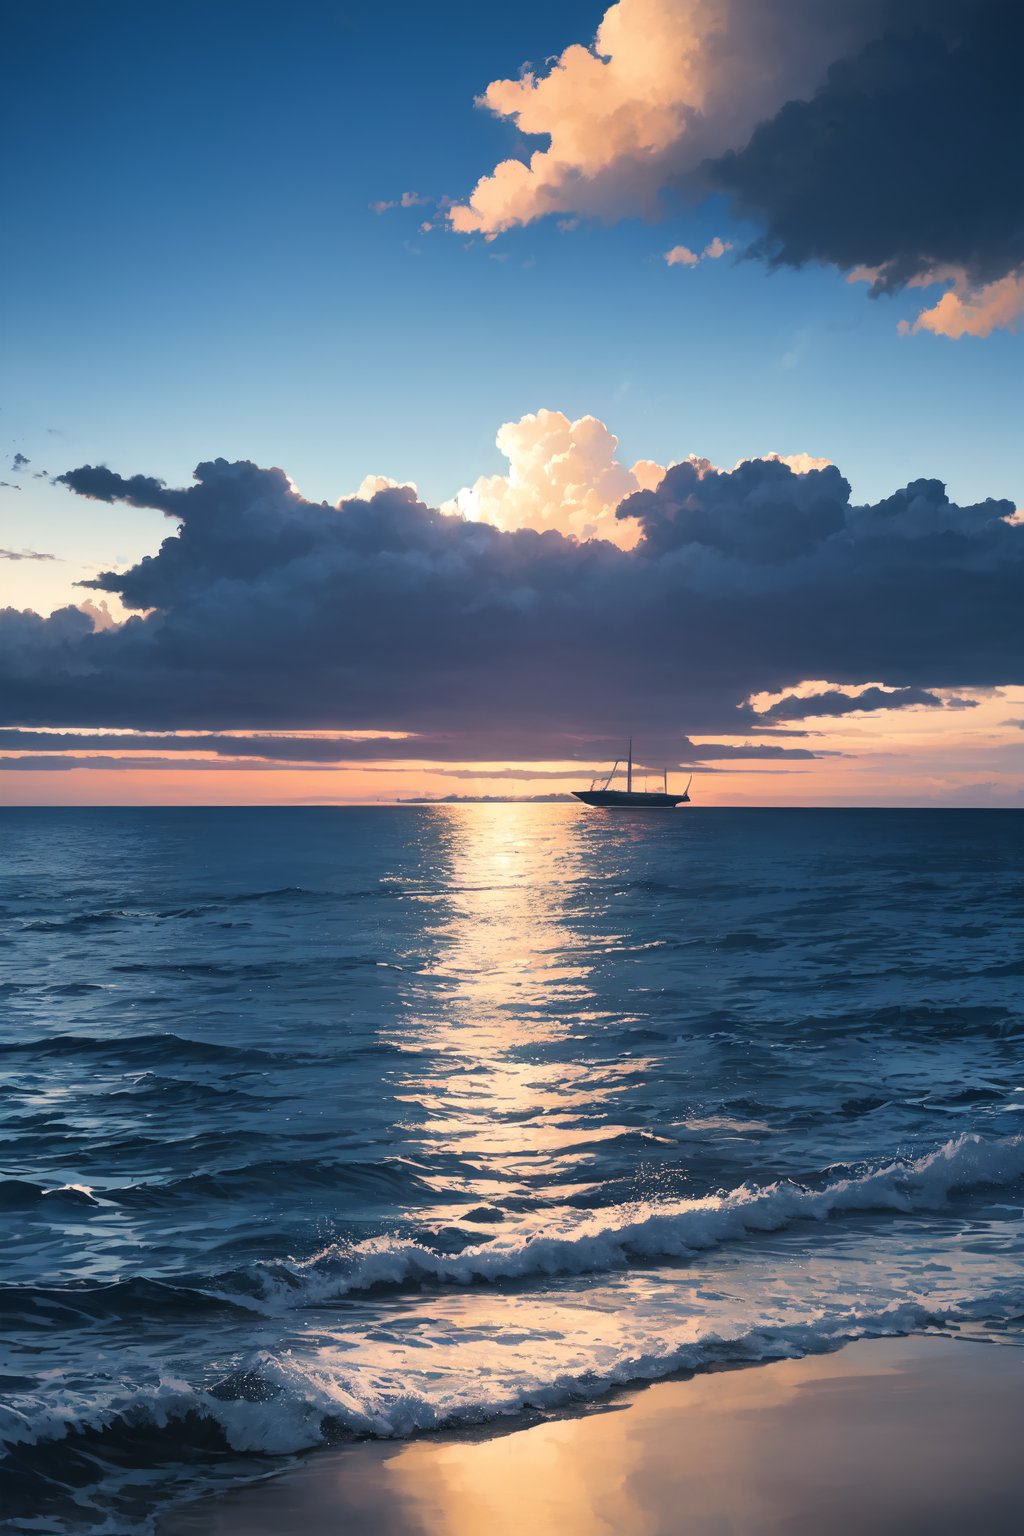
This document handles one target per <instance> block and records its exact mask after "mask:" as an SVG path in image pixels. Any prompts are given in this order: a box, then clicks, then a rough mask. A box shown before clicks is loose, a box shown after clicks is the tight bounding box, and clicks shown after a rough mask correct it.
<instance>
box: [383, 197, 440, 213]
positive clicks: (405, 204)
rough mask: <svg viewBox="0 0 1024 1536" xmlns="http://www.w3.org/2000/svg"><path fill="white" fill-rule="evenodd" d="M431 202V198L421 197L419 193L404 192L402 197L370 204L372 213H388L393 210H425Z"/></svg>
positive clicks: (384, 199)
mask: <svg viewBox="0 0 1024 1536" xmlns="http://www.w3.org/2000/svg"><path fill="white" fill-rule="evenodd" d="M429 202H430V198H429V197H420V195H419V193H418V192H403V193H402V195H401V196H400V197H396V198H392V199H390V200H388V199H386V198H382V199H380V200H379V201H378V202H376V203H371V204H370V210H371V212H372V213H387V212H388V210H389V209H391V208H424V207H426V205H427V204H428V203H429Z"/></svg>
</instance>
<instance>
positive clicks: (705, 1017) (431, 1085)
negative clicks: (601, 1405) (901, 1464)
mask: <svg viewBox="0 0 1024 1536" xmlns="http://www.w3.org/2000/svg"><path fill="white" fill-rule="evenodd" d="M0 912H2V915H3V926H2V930H0V1008H2V1024H0V1084H2V1097H0V1113H2V1125H0V1137H2V1141H0V1279H2V1285H0V1310H2V1319H0V1332H2V1334H3V1335H4V1337H5V1338H6V1339H7V1340H8V1341H9V1342H8V1343H7V1344H6V1345H5V1346H4V1348H3V1354H2V1359H0V1396H2V1399H3V1407H2V1408H0V1435H2V1438H3V1440H4V1441H5V1443H6V1446H7V1449H8V1454H7V1456H6V1458H5V1459H4V1460H3V1461H0V1501H2V1502H0V1509H3V1511H4V1513H5V1519H6V1521H7V1523H6V1524H5V1525H4V1529H5V1530H7V1529H9V1530H11V1531H25V1532H28V1531H32V1532H35V1533H40V1532H49V1531H54V1532H65V1531H82V1532H85V1531H93V1532H95V1531H100V1530H102V1531H105V1532H111V1533H112V1532H119V1531H126V1532H127V1531H139V1530H143V1529H146V1528H147V1522H148V1521H149V1520H150V1518H151V1517H152V1516H153V1515H154V1513H156V1512H158V1510H159V1509H160V1508H161V1507H162V1505H163V1504H164V1502H165V1501H166V1500H167V1499H169V1498H173V1497H181V1496H185V1495H189V1494H193V1493H196V1492H198V1491H200V1490H201V1489H203V1488H205V1487H208V1486H211V1485H214V1484H217V1483H227V1482H230V1481H231V1480H233V1479H237V1478H243V1477H249V1476H253V1475H261V1474H263V1473H265V1472H266V1471H267V1469H268V1466H273V1465H276V1464H278V1463H277V1462H276V1461H274V1460H273V1458H279V1459H280V1461H281V1463H282V1464H283V1461H284V1459H285V1458H287V1457H288V1456H289V1455H292V1454H294V1453H297V1452H300V1451H304V1450H306V1449H308V1448H311V1447H313V1446H316V1445H320V1444H323V1443H325V1442H330V1441H331V1440H335V1439H338V1438H342V1437H344V1436H346V1435H349V1434H351V1433H353V1432H357V1433H367V1432H369V1433H374V1434H399V1435H400V1434H407V1433H409V1432H411V1431H413V1430H415V1429H418V1428H429V1427H432V1426H435V1425H439V1424H443V1423H452V1422H465V1421H467V1420H468V1421H474V1422H476V1421H481V1422H484V1421H487V1420H489V1419H492V1418H495V1417H496V1416H498V1415H504V1414H508V1413H513V1412H516V1411H521V1410H523V1409H524V1408H531V1409H533V1410H539V1411H547V1410H549V1409H550V1410H557V1409H558V1408H560V1407H562V1406H564V1405H565V1404H567V1403H570V1402H572V1401H575V1400H578V1399H580V1398H586V1397H587V1396H590V1395H594V1394H597V1393H600V1392H602V1391H605V1390H607V1389H608V1388H609V1387H610V1386H612V1385H614V1384H616V1383H619V1382H625V1381H633V1380H639V1379H645V1378H650V1377H654V1376H657V1375H662V1374H666V1373H668V1372H670V1371H673V1370H678V1369H685V1368H699V1367H701V1366H703V1365H707V1364H711V1363H716V1362H720V1361H743V1360H756V1359H763V1358H768V1357H771V1356H772V1355H778V1354H792V1353H798V1352H800V1351H802V1350H807V1349H820V1348H827V1347H833V1346H834V1345H835V1344H837V1343H839V1342H841V1341H842V1340H844V1339H846V1338H850V1337H856V1336H858V1335H861V1334H863V1333H873V1332H886V1331H892V1330H905V1329H911V1328H921V1327H927V1326H934V1325H935V1324H936V1323H946V1324H950V1323H956V1322H958V1321H960V1322H964V1321H971V1322H972V1323H975V1324H977V1323H980V1324H983V1325H984V1326H986V1327H988V1328H997V1327H1000V1326H1002V1325H1004V1324H1005V1322H1006V1321H1007V1320H1008V1319H1010V1318H1013V1317H1016V1316H1018V1315H1019V1314H1021V1313H1022V1312H1024V1278H1022V1270H1021V1256H1022V1249H1024V1243H1022V1235H1024V1234H1022V1213H1021V1202H1022V1199H1024V1144H1022V1142H1021V1140H1020V1138H1019V1136H1018V1132H1019V1131H1021V1130H1024V1121H1022V1118H1021V1116H1022V1112H1024V1067H1022V1039H1024V1010H1022V1007H1021V981H1022V976H1024V816H1021V815H1020V814H1018V813H1014V812H996V811H991V812H985V811H943V812H928V811H910V812H904V811H878V812H873V811H793V812H790V811H738V810H729V811H713V810H703V809H699V808H688V809H685V810H680V811H678V812H672V813H664V814H661V815H651V814H650V813H648V814H647V815H644V814H642V813H641V814H632V813H620V814H618V815H608V814H605V815H602V814H601V813H599V812H590V811H586V810H584V809H583V808H577V807H575V806H573V807H570V806H563V805H551V806H537V805H533V806H527V805H493V806H462V807H411V806H407V807H381V808H374V809H300V810H255V811H249V810H200V809H196V810H177V809H176V810H125V811H117V810H81V811H79V810H20V811H3V812H0ZM267 1458H271V1460H270V1461H268V1459H267Z"/></svg>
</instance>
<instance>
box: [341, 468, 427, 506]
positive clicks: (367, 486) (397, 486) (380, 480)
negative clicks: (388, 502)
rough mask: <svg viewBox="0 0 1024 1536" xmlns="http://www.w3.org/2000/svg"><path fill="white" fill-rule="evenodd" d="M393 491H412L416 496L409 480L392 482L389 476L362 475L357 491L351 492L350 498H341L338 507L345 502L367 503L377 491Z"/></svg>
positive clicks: (413, 486)
mask: <svg viewBox="0 0 1024 1536" xmlns="http://www.w3.org/2000/svg"><path fill="white" fill-rule="evenodd" d="M395 490H406V491H412V492H413V493H414V494H416V487H415V485H414V484H413V482H412V481H411V480H392V478H391V476H390V475H364V476H363V478H362V479H361V480H360V482H359V489H358V490H356V491H353V492H352V494H351V496H343V497H342V498H341V500H340V501H339V502H338V505H339V506H341V504H342V503H343V502H346V501H369V500H370V499H371V497H373V496H376V494H377V492H378V491H395Z"/></svg>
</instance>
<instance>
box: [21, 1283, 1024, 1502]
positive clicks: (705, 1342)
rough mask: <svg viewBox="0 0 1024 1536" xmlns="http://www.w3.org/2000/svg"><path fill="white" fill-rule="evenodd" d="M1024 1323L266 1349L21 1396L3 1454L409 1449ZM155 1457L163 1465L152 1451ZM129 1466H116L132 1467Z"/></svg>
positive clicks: (791, 1325)
mask: <svg viewBox="0 0 1024 1536" xmlns="http://www.w3.org/2000/svg"><path fill="white" fill-rule="evenodd" d="M1022 1314H1024V1286H1021V1287H1016V1288H1011V1289H1007V1290H1001V1291H995V1292H992V1293H990V1294H988V1295H985V1296H983V1297H979V1298H975V1299H970V1300H968V1299H962V1300H959V1301H956V1302H952V1303H951V1302H946V1303H944V1304H930V1303H929V1302H928V1301H927V1300H926V1299H922V1298H917V1299H915V1300H912V1301H899V1302H890V1303H888V1304H886V1305H885V1306H882V1307H877V1308H871V1307H860V1308H858V1307H845V1308H834V1309H821V1310H819V1311H817V1312H815V1313H812V1314H811V1315H809V1316H808V1317H806V1318H804V1319H801V1320H793V1321H787V1322H780V1323H772V1322H758V1324H757V1325H756V1326H754V1327H751V1328H750V1329H748V1330H745V1331H744V1330H740V1329H737V1330H736V1331H735V1332H733V1333H720V1332H714V1331H709V1332H707V1333H704V1334H701V1335H697V1336H695V1335H694V1332H693V1329H692V1327H688V1326H687V1324H686V1322H685V1320H684V1321H683V1322H682V1323H679V1324H677V1325H676V1327H675V1328H674V1329H673V1328H672V1327H671V1326H670V1327H669V1328H668V1329H667V1330H666V1331H663V1332H657V1333H646V1334H645V1333H644V1332H643V1331H642V1330H640V1331H639V1332H636V1331H634V1330H633V1329H632V1328H630V1327H624V1328H623V1330H622V1333H621V1335H620V1337H619V1339H618V1341H617V1342H616V1343H615V1344H614V1345H612V1346H610V1345H609V1342H608V1340H607V1337H606V1336H605V1335H603V1334H602V1333H600V1332H598V1333H595V1334H593V1335H581V1334H579V1333H578V1332H572V1333H570V1334H568V1335H566V1336H565V1337H564V1338H556V1339H554V1340H552V1339H551V1338H550V1336H548V1337H547V1338H546V1340H545V1344H546V1345H547V1346H548V1352H547V1354H546V1356H545V1357H544V1358H542V1359H541V1360H540V1361H539V1362H538V1363H537V1364H536V1365H534V1364H532V1363H530V1358H528V1357H527V1355H525V1354H517V1355H516V1356H515V1358H514V1360H511V1361H510V1362H509V1364H508V1365H507V1366H506V1367H505V1368H504V1369H502V1368H501V1366H500V1364H496V1363H495V1360H494V1357H493V1356H492V1367H491V1368H489V1369H487V1370H476V1369H473V1367H472V1361H471V1360H467V1361H466V1362H465V1366H464V1368H463V1369H461V1370H456V1371H453V1372H451V1373H440V1372H438V1373H434V1372H423V1373H416V1375H415V1376H411V1375H410V1374H409V1373H408V1372H406V1371H398V1372H395V1373H393V1374H392V1375H391V1376H390V1377H389V1376H388V1375H387V1374H386V1373H382V1372H381V1370H380V1369H379V1367H378V1366H377V1365H376V1364H375V1363H374V1361H373V1360H372V1357H371V1358H364V1359H362V1360H361V1361H360V1360H357V1359H354V1358H353V1357H352V1356H351V1355H350V1354H349V1352H348V1351H346V1350H339V1351H336V1352H335V1353H334V1354H333V1355H332V1356H331V1357H330V1358H327V1359H325V1357H324V1355H323V1353H322V1352H319V1353H314V1354H312V1355H311V1356H309V1357H308V1358H306V1359H302V1358H300V1357H299V1356H297V1355H296V1354H294V1353H291V1352H289V1353H288V1354H286V1355H275V1354H273V1353H270V1352H268V1351H260V1352H258V1353H257V1354H256V1355H254V1356H253V1357H251V1358H250V1359H249V1360H248V1361H247V1362H246V1363H245V1364H244V1365H243V1366H242V1367H241V1368H240V1369H238V1370H235V1371H233V1372H231V1373H230V1374H229V1375H228V1376H225V1377H223V1378H222V1379H221V1380H220V1381H218V1382H217V1383H216V1384H214V1385H213V1386H212V1387H210V1388H208V1389H202V1388H196V1387H192V1386H190V1385H188V1384H187V1383H186V1382H183V1381H180V1380H174V1379H170V1380H165V1381H162V1382H161V1383H160V1384H159V1385H156V1386H150V1387H122V1388H117V1389H114V1390H109V1391H107V1392H106V1393H104V1394H103V1395H101V1396H97V1397H96V1398H92V1399H90V1398H88V1397H86V1396H85V1395H84V1394H79V1393H74V1392H65V1393H63V1394H58V1393H52V1394H50V1395H49V1396H48V1397H47V1398H46V1399H43V1398H42V1397H39V1396H28V1395H25V1396H23V1397H20V1398H17V1399H13V1400H11V1401H10V1402H9V1403H8V1404H6V1405H2V1406H0V1444H2V1445H3V1446H4V1447H5V1448H6V1452H7V1457H6V1465H7V1467H8V1469H11V1470H13V1469H14V1468H16V1467H17V1460H18V1451H19V1448H25V1447H35V1446H39V1445H42V1444H47V1443H49V1444H51V1445H53V1444H55V1443H61V1442H63V1443H64V1445H65V1447H66V1449H67V1450H68V1451H69V1452H72V1453H76V1452H78V1451H79V1450H90V1451H92V1452H93V1453H94V1454H98V1455H100V1456H102V1455H103V1454H104V1451H106V1454H108V1455H109V1454H110V1452H111V1451H113V1450H114V1449H115V1448H116V1447H117V1446H119V1445H120V1446H121V1447H122V1448H123V1450H125V1451H128V1452H129V1453H130V1452H131V1450H132V1449H133V1448H140V1439H143V1438H147V1437H148V1436H149V1435H151V1433H152V1432H153V1431H157V1432H158V1433H159V1434H160V1435H161V1436H163V1437H164V1438H165V1441H166V1444H165V1446H164V1449H163V1452H162V1456H161V1457H160V1458H159V1459H162V1460H165V1461H166V1460H170V1459H172V1457H173V1456H174V1455H175V1454H176V1455H178V1456H181V1457H184V1456H187V1455H189V1453H190V1452H191V1453H192V1454H193V1455H194V1451H195V1448H196V1447H198V1446H202V1445H205V1446H206V1447H207V1448H208V1449H210V1450H213V1451H217V1450H218V1449H219V1450H223V1449H224V1448H225V1447H226V1448H228V1449H230V1450H232V1451H234V1452H236V1453H240V1454H243V1455H244V1454H256V1455H272V1456H285V1455H289V1454H291V1453H294V1452H296V1451H301V1450H307V1449H312V1448H313V1447H315V1446H318V1445H323V1444H329V1443H332V1442H337V1441H338V1440H341V1439H344V1438H346V1437H349V1436H352V1435H371V1436H375V1437H377V1438H385V1439H391V1438H404V1437H406V1436H409V1435H412V1434H416V1433H420V1432H423V1431H426V1430H435V1429H440V1428H445V1427H453V1426H457V1425H468V1424H485V1423H488V1422H490V1421H492V1420H495V1419H498V1418H501V1417H506V1416H511V1415H517V1414H522V1413H523V1412H524V1411H526V1410H529V1409H539V1410H549V1411H550V1410H558V1409H560V1408H565V1407H568V1406H570V1405H571V1404H573V1403H576V1402H584V1401H588V1400H593V1399H595V1398H598V1397H601V1396H603V1395H606V1394H607V1393H608V1392H610V1391H612V1390H614V1389H615V1388H617V1387H621V1386H627V1385H630V1384H636V1383H640V1382H649V1381H655V1380H658V1379H661V1378H664V1377H666V1376H671V1375H675V1374H679V1373H683V1372H699V1371H704V1370H709V1369H712V1368H715V1367H720V1366H725V1365H744V1364H754V1363H761V1362H767V1361H771V1360H779V1359H793V1358H797V1357H799V1356H802V1355H806V1354H815V1353H825V1352H828V1351H830V1350H834V1349H837V1348H839V1347H841V1346H842V1345H843V1344H846V1343H849V1342H851V1341H853V1340H855V1339H861V1338H878V1337H887V1336H895V1335H904V1334H908V1333H913V1332H920V1331H921V1330H923V1329H925V1328H932V1327H943V1326H946V1325H948V1324H956V1323H968V1322H976V1321H979V1320H985V1321H989V1322H996V1321H1008V1320H1011V1319H1016V1318H1019V1317H1020V1316H1021V1315H1022ZM559 1346H562V1348H561V1349H559ZM457 1348H458V1350H459V1351H461V1350H462V1349H463V1346H461V1345H459V1346H457ZM552 1350H553V1351H554V1354H552ZM460 1358H462V1356H461V1354H460ZM210 1429H212V1430H213V1431H214V1432H215V1438H214V1440H213V1441H212V1442H211V1440H210V1435H209V1431H210ZM145 1450H146V1455H147V1464H148V1465H152V1464H153V1461H154V1459H156V1458H154V1457H153V1454H152V1451H153V1448H152V1446H151V1445H147V1446H146V1447H145ZM124 1459H125V1458H124V1457H123V1455H122V1456H121V1457H119V1458H118V1460H119V1462H120V1463H121V1464H122V1465H123V1463H124ZM2 1465H4V1463H0V1466H2ZM52 1470H53V1469H52V1468H51V1475H52Z"/></svg>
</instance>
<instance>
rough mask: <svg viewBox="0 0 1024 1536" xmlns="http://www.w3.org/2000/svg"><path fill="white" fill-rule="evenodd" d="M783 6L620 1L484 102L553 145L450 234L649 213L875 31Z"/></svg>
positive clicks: (504, 168) (461, 217)
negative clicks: (682, 179) (581, 38)
mask: <svg viewBox="0 0 1024 1536" xmlns="http://www.w3.org/2000/svg"><path fill="white" fill-rule="evenodd" d="M787 9H788V14H787V16H786V17H784V16H783V15H781V14H780V11H781V7H780V4H779V3H778V0H758V3H757V4H752V3H750V0H619V3H618V4H616V5H612V6H610V7H609V9H608V10H607V11H606V12H605V14H604V17H603V19H602V21H601V23H600V25H599V27H598V30H597V35H596V37H595V38H594V41H593V43H592V44H590V45H586V46H585V45H583V44H579V43H577V44H573V45H572V46H571V47H569V48H566V50H565V51H564V52H563V53H562V54H561V55H560V56H559V57H558V58H557V59H555V60H554V62H553V63H552V64H551V66H550V68H548V69H547V70H546V71H538V72H534V71H527V72H526V73H524V74H522V75H520V76H519V78H518V79H515V80H493V81H492V82H491V83H490V85H488V86H487V88H486V90H485V91H484V92H483V94H482V96H480V98H479V105H480V106H483V107H486V108H488V109H489V110H490V111H492V112H494V113H495V114H496V115H497V116H498V117H503V118H506V119H507V120H509V121H510V122H513V123H515V125H516V126H517V127H518V129H519V130H520V132H521V133H524V134H526V135H529V136H538V137H546V138H547V139H548V146H547V148H545V149H537V150H535V151H534V153H533V154H532V155H531V156H530V158H529V160H528V161H523V160H504V161H502V162H501V163H500V164H499V165H497V166H496V167H495V168H494V170H493V171H492V172H491V173H490V174H489V175H486V176H483V177H481V179H480V180H479V181H478V182H477V185H476V187H475V188H474V190H473V192H472V194H471V196H470V197H469V198H468V199H467V200H465V201H464V202H462V203H458V204H456V205H455V206H454V207H453V208H452V209H451V211H450V214H449V218H450V220H451V224H452V226H453V228H454V229H456V230H459V231H461V232H463V233H480V234H483V235H485V236H487V237H489V238H491V237H493V236H494V235H496V234H498V233H500V232H501V231H502V230H506V229H511V228H513V227H514V226H515V225H517V224H528V223H530V222H531V221H532V220H533V219H537V218H541V217H543V216H544V215H545V214H549V213H564V214H570V215H571V214H583V215H585V216H592V217H593V216H597V217H616V218H617V217H621V216H622V215H624V214H637V213H640V214H649V213H651V212H653V211H654V210H655V209H656V208H657V203H658V194H659V191H660V190H661V188H662V187H663V186H664V184H665V181H666V180H667V179H668V178H669V177H670V176H678V175H680V174H684V173H686V172H690V171H693V170H694V169H695V168H696V167H697V166H698V165H699V164H700V162H701V160H703V159H704V158H705V157H706V156H708V155H711V154H716V153H721V152H722V151H723V150H725V149H728V148H730V147H731V146H734V145H735V146H738V145H741V144H743V143H744V142H745V140H746V138H747V137H748V136H749V134H750V131H751V129H752V128H753V127H754V125H755V124H756V123H757V122H758V121H759V120H760V119H761V118H762V117H764V116H766V115H767V114H768V113H770V112H774V111H776V110H777V109H778V108H779V107H780V106H781V105H782V104H783V102H785V101H786V100H787V99H788V98H789V97H790V96H792V95H797V94H801V93H802V92H803V91H806V90H809V89H811V88H813V86H814V85H815V84H816V83H817V81H818V79H819V78H820V76H821V74H822V73H823V71H824V69H825V67H826V66H827V65H828V63H829V62H830V61H831V59H832V58H833V57H834V56H835V53H836V51H837V48H840V47H842V46H843V43H844V41H847V40H849V39H851V38H856V37H859V36H860V35H861V34H862V33H863V32H865V31H866V30H867V26H868V22H867V17H865V18H864V19H863V20H861V19H860V18H859V17H858V16H857V15H856V14H851V12H852V8H849V7H846V6H841V7H840V6H834V7H830V8H828V10H823V8H822V7H820V6H819V7H817V8H815V7H813V6H809V5H807V4H805V3H803V0H789V4H788V8H787ZM865 9H866V8H865ZM809 19H813V25H805V22H807V21H808V20H809Z"/></svg>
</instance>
